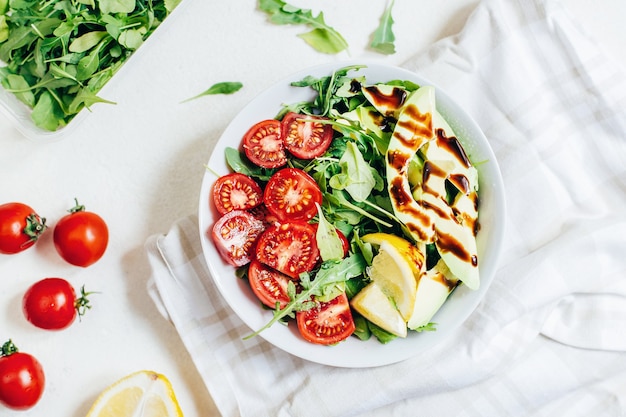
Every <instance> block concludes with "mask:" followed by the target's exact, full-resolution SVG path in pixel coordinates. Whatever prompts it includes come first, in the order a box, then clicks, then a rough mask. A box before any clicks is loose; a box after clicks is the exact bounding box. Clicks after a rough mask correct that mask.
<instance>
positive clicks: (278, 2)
mask: <svg viewBox="0 0 626 417" xmlns="http://www.w3.org/2000/svg"><path fill="white" fill-rule="evenodd" d="M259 8H260V9H261V10H262V11H264V12H265V13H267V14H268V15H269V17H270V21H271V22H272V23H274V24H278V25H287V24H296V25H307V26H309V27H311V28H312V30H311V31H310V32H306V33H302V34H300V35H298V36H300V37H301V38H302V39H304V41H305V42H306V43H308V44H309V45H310V46H312V47H313V48H315V49H316V50H317V51H319V52H323V53H326V54H336V53H338V52H341V51H343V50H345V49H347V48H348V43H347V42H346V40H345V39H344V38H343V36H341V34H339V32H337V31H336V30H335V29H333V28H332V27H330V26H328V25H327V24H326V22H325V21H324V14H323V13H322V12H320V13H319V14H318V15H317V16H314V15H313V13H312V12H311V10H308V9H300V8H298V7H295V6H292V5H290V4H288V3H285V2H284V1H282V0H259Z"/></svg>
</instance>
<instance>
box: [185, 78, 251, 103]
mask: <svg viewBox="0 0 626 417" xmlns="http://www.w3.org/2000/svg"><path fill="white" fill-rule="evenodd" d="M241 87H243V84H241V83H240V82H238V81H224V82H221V83H217V84H213V85H212V86H211V87H209V89H208V90H206V91H203V92H202V93H200V94H198V95H196V96H193V97H191V98H188V99H186V100H183V101H182V103H186V102H188V101H191V100H195V99H197V98H200V97H204V96H210V95H215V94H234V93H236V92H237V91H239V90H241Z"/></svg>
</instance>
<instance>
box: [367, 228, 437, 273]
mask: <svg viewBox="0 0 626 417" xmlns="http://www.w3.org/2000/svg"><path fill="white" fill-rule="evenodd" d="M361 240H363V242H366V243H370V244H372V245H376V246H380V244H381V243H383V242H387V243H388V244H389V245H391V246H393V247H394V248H395V250H396V251H397V252H398V254H399V255H400V256H402V257H403V258H405V259H406V261H407V262H408V263H409V264H410V266H411V269H412V270H413V274H414V275H415V276H416V277H419V276H420V274H421V273H422V271H423V269H424V247H425V245H423V244H422V245H421V247H418V246H415V245H413V244H412V243H411V242H409V241H408V240H406V239H404V238H401V237H399V236H396V235H391V234H389V233H382V232H379V233H369V234H367V235H365V236H363V237H362V238H361Z"/></svg>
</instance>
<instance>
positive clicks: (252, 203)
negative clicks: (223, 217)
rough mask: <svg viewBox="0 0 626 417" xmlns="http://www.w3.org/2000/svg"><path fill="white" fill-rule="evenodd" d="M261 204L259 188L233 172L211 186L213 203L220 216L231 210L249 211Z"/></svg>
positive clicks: (246, 177) (261, 196) (250, 179)
mask: <svg viewBox="0 0 626 417" xmlns="http://www.w3.org/2000/svg"><path fill="white" fill-rule="evenodd" d="M262 202H263V191H261V187H259V185H258V184H257V183H256V181H254V180H253V179H252V178H250V177H249V176H247V175H244V174H241V173H238V172H234V173H231V174H226V175H223V176H221V177H219V178H218V179H217V181H215V184H213V203H214V204H215V208H217V211H218V212H220V213H221V214H226V213H228V212H229V211H233V210H250V209H251V208H254V207H256V206H258V205H259V204H261V203H262Z"/></svg>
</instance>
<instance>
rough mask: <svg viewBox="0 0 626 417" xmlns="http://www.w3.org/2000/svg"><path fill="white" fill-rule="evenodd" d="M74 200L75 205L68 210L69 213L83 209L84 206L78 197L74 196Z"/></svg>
mask: <svg viewBox="0 0 626 417" xmlns="http://www.w3.org/2000/svg"><path fill="white" fill-rule="evenodd" d="M74 201H75V202H76V205H75V206H74V207H72V208H71V209H69V210H68V211H69V212H70V213H78V212H79V211H85V206H83V205H82V204H79V203H78V199H77V198H76V197H74Z"/></svg>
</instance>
